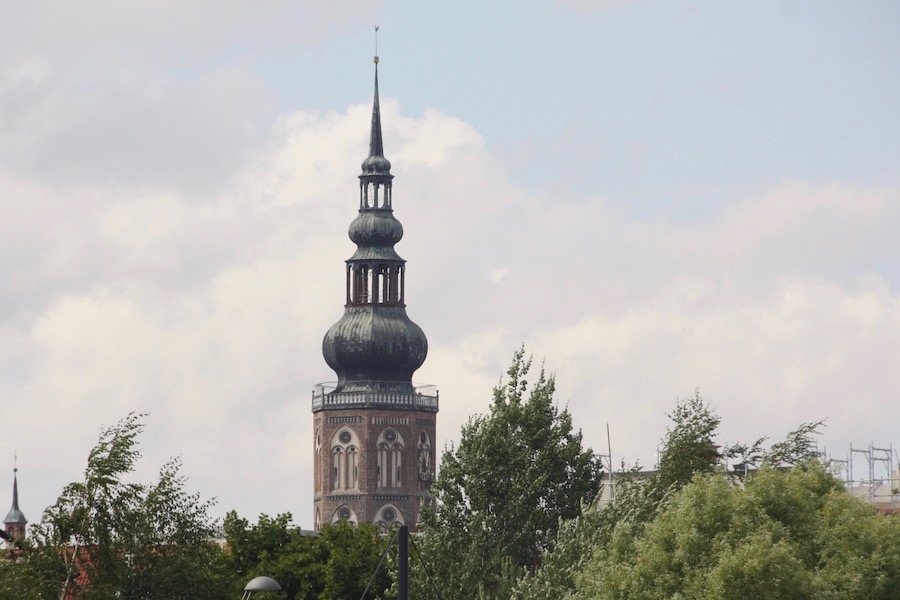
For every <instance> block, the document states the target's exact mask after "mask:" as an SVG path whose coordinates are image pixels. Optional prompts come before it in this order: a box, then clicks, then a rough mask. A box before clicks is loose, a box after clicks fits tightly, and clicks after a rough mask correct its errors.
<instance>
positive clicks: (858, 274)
mask: <svg viewBox="0 0 900 600" xmlns="http://www.w3.org/2000/svg"><path fill="white" fill-rule="evenodd" d="M0 13H2V15H3V18H0V40H2V42H0V203H2V214H3V218H2V219H0V265H2V267H0V268H2V277H0V286H2V288H0V398H2V406H3V410H4V419H3V420H4V423H5V428H4V429H5V435H3V436H2V438H0V507H2V502H8V501H9V500H4V499H10V498H11V489H12V468H13V461H14V456H16V455H17V456H18V467H19V473H18V475H19V493H20V507H21V509H22V510H23V512H24V513H25V515H26V517H27V518H28V519H29V520H30V521H31V522H37V521H39V520H40V517H41V513H42V511H43V510H44V508H46V507H47V506H49V505H50V504H52V503H53V502H54V501H55V499H56V498H57V496H58V495H59V493H60V492H61V490H62V489H63V487H64V486H65V485H66V484H67V483H69V482H72V481H77V480H79V479H80V478H82V477H83V471H84V467H85V464H86V459H87V455H88V452H89V451H90V449H91V448H92V447H93V445H94V444H95V443H96V441H97V438H98V436H99V434H100V431H101V430H102V428H104V427H109V426H111V425H113V424H115V423H116V422H117V421H118V420H120V419H121V418H123V417H124V416H126V415H127V414H129V413H130V412H132V411H134V412H139V413H146V416H145V417H144V419H143V421H144V423H145V424H146V430H145V432H144V434H143V435H142V437H141V443H142V446H141V448H142V451H143V457H142V459H141V461H140V463H139V467H138V470H137V472H136V473H135V474H134V478H135V479H136V480H140V481H144V482H150V481H152V480H154V478H155V477H156V473H157V471H158V469H159V467H160V466H162V464H163V463H165V462H166V461H167V460H168V459H169V458H171V457H180V460H181V461H182V465H183V466H182V469H183V474H184V475H185V476H186V477H187V481H186V488H187V489H188V490H189V491H192V492H193V491H196V492H199V494H200V496H201V497H202V498H204V499H208V498H215V499H216V501H217V504H216V506H215V508H214V509H213V513H214V515H215V516H222V515H224V514H225V512H226V511H229V510H236V511H237V512H238V513H239V514H240V515H241V516H244V517H246V518H249V519H254V518H255V517H256V516H258V515H259V514H261V513H265V514H269V515H275V514H278V513H283V512H291V513H292V514H293V515H294V521H295V523H297V524H298V525H301V526H303V527H306V528H310V527H311V526H312V469H311V464H312V456H313V442H312V432H311V430H312V414H311V412H310V402H311V392H312V389H313V386H314V385H315V384H317V383H320V382H327V381H331V380H334V379H335V376H334V374H333V372H331V371H330V369H328V367H327V365H326V364H325V362H324V360H323V358H322V353H321V343H322V337H323V336H324V334H325V332H326V331H327V330H328V328H329V327H330V326H331V324H332V323H334V322H335V321H337V320H338V319H339V318H340V316H341V314H342V311H343V301H344V289H343V286H344V264H343V261H344V260H345V259H347V258H348V257H349V256H351V255H352V253H353V250H354V246H353V244H352V242H350V240H349V239H348V238H347V227H348V225H349V224H350V222H351V221H352V220H353V218H354V216H355V214H356V209H357V203H358V196H357V194H358V180H357V175H358V174H359V172H360V167H359V165H360V163H361V161H362V160H363V159H364V158H365V157H366V155H367V143H368V124H369V118H370V114H371V100H372V85H373V65H372V56H373V54H374V53H375V36H374V26H375V25H376V24H377V25H378V26H379V27H380V31H379V34H378V40H377V43H378V54H379V55H380V58H381V62H380V64H379V84H380V90H381V100H382V103H381V106H382V119H383V127H384V144H385V155H386V156H387V158H388V159H390V161H391V163H392V165H393V168H392V172H393V174H394V175H395V180H394V214H395V216H396V217H397V218H398V219H399V220H400V221H401V222H402V223H403V225H404V229H405V237H404V239H403V240H402V241H401V242H400V243H399V244H398V245H397V251H398V252H399V254H400V255H401V256H402V257H403V258H405V259H406V260H407V261H408V264H407V268H408V271H407V289H406V298H407V311H408V314H409V315H410V317H411V318H412V319H413V320H414V321H415V322H416V323H418V324H419V325H420V326H421V327H422V328H423V329H424V331H425V332H426V334H427V336H428V340H429V355H428V359H427V360H426V362H425V364H424V366H423V367H422V368H421V369H420V370H419V371H418V372H417V373H416V375H415V378H414V379H415V381H417V382H422V383H430V384H435V385H437V386H438V388H439V390H440V399H441V410H440V414H439V416H438V438H439V439H438V445H439V446H443V445H444V444H452V443H455V442H457V441H458V439H459V432H460V427H461V426H462V425H463V424H464V423H465V422H466V421H467V419H468V418H469V416H470V415H474V414H479V413H485V412H486V411H487V410H488V408H489V404H490V399H491V389H492V387H493V386H495V385H497V383H498V382H499V381H500V379H501V376H502V375H503V373H504V372H505V370H506V368H507V367H508V365H509V362H510V360H511V358H512V355H513V353H514V351H515V350H516V349H517V348H519V347H520V346H521V345H523V344H524V345H525V349H526V351H527V352H528V353H530V354H533V356H534V361H535V369H536V368H537V367H538V366H539V365H541V364H543V365H544V366H545V368H546V370H547V371H548V372H552V373H555V374H556V379H557V395H556V397H557V400H558V402H559V405H560V407H565V408H567V409H568V410H569V411H570V412H571V414H572V416H573V419H574V424H575V426H576V427H577V428H579V429H580V430H581V431H582V432H583V434H584V443H585V445H586V446H590V447H591V448H593V450H594V451H595V452H597V453H601V454H611V455H612V460H613V463H614V464H615V465H618V464H620V463H621V462H622V461H625V462H626V463H628V464H631V463H633V462H635V461H637V462H639V463H640V464H642V465H644V466H645V467H652V466H653V464H654V460H655V456H656V449H657V444H658V441H659V439H660V438H661V437H662V436H663V435H664V433H665V430H666V427H667V424H668V422H669V421H668V419H667V416H666V414H667V413H668V412H671V411H672V409H673V407H674V406H675V403H676V401H677V399H679V398H687V397H690V396H691V395H693V394H694V393H695V390H699V393H700V394H701V396H702V397H703V398H704V399H705V400H706V401H708V402H709V403H710V405H711V407H712V408H713V409H714V410H715V411H716V412H717V414H718V415H719V416H720V417H721V419H722V424H721V427H720V430H719V437H718V438H717V440H718V442H719V443H720V444H722V445H727V444H734V443H736V442H739V441H741V442H747V441H752V440H755V439H756V438H759V437H761V436H769V437H770V438H771V439H772V441H778V440H780V439H783V437H784V435H785V434H786V433H787V432H789V431H791V430H793V429H795V428H796V427H797V426H799V425H800V424H802V423H806V422H811V421H817V420H825V421H826V426H825V428H824V429H823V432H822V435H821V436H820V438H819V443H820V447H821V448H822V449H823V450H825V451H827V453H828V454H830V455H831V456H833V457H834V458H846V457H847V456H848V454H849V449H850V447H851V444H852V445H853V446H854V447H856V448H863V447H868V446H869V444H870V443H874V444H875V445H876V446H878V447H892V445H893V444H898V445H900V435H898V425H900V376H898V367H897V362H898V357H900V239H898V237H900V110H898V108H897V107H898V106H900V35H897V32H898V27H900V5H898V4H897V3H896V2H889V1H877V0H873V1H871V2H865V3H858V2H836V1H830V0H825V1H822V2H815V3H813V2H800V1H795V0H760V1H757V2H752V3H724V2H706V1H694V0H658V1H653V0H630V1H629V0H555V1H553V0H543V1H538V0H524V1H522V0H519V1H517V2H507V1H499V2H490V3H487V2H477V1H469V0H456V1H454V2H442V1H432V2H417V1H413V0H409V1H396V2H392V1H383V2H379V1H374V0H341V1H329V2H289V1H284V0H271V1H269V2H266V3H238V2H231V3H224V4H223V3H221V2H212V1H211V0H179V1H178V2H175V1H172V0H155V1H153V2H147V1H135V2H129V3H121V2H110V1H108V0H107V1H100V0H84V1H82V2H78V3H72V2H62V1H57V2H50V1H41V0H35V1H33V2H13V1H10V0H0ZM607 428H608V430H609V438H607ZM853 456H855V457H856V458H857V461H856V467H855V468H856V474H857V476H859V474H860V473H861V472H862V471H863V469H864V468H865V462H864V460H863V458H862V456H861V455H859V454H854V455H853ZM894 460H895V464H896V462H897V458H896V452H894ZM860 461H862V462H860ZM4 464H6V465H7V467H6V468H8V469H9V471H8V476H2V472H3V468H4V467H3V465H4ZM0 510H3V508H0ZM4 514H5V513H4Z"/></svg>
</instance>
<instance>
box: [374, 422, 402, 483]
mask: <svg viewBox="0 0 900 600" xmlns="http://www.w3.org/2000/svg"><path fill="white" fill-rule="evenodd" d="M377 444H378V445H377V449H378V487H389V486H390V487H400V486H401V485H402V480H403V471H402V467H403V448H404V444H403V437H402V436H401V435H400V433H398V432H397V430H396V429H394V428H392V427H389V428H387V429H385V430H384V431H382V432H381V435H380V436H378V442H377Z"/></svg>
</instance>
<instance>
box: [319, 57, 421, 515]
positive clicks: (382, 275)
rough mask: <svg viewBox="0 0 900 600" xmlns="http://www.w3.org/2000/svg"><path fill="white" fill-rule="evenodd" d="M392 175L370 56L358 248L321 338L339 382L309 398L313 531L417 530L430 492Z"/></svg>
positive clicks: (354, 233)
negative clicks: (336, 314) (347, 526)
mask: <svg viewBox="0 0 900 600" xmlns="http://www.w3.org/2000/svg"><path fill="white" fill-rule="evenodd" d="M393 179H394V176H393V175H391V163H390V161H388V159H386V158H385V157H384V147H383V143H382V137H381V111H380V107H379V101H378V57H377V56H376V57H375V97H374V101H373V104H372V125H371V131H370V134H369V156H368V157H367V158H366V159H365V160H364V161H363V163H362V174H361V175H360V176H359V214H358V215H357V217H356V219H354V221H353V222H352V223H351V224H350V231H349V235H350V239H351V240H352V241H353V242H354V243H355V244H356V252H355V253H354V254H353V256H351V257H350V258H349V259H347V261H346V298H345V304H344V315H343V316H342V317H341V319H340V320H339V321H338V322H337V323H335V324H334V325H332V327H331V329H329V330H328V333H326V334H325V339H324V340H323V342H322V354H323V355H324V357H325V361H326V362H327V363H328V366H329V367H331V369H332V370H334V372H335V373H336V374H337V382H334V383H323V384H319V385H318V386H316V388H315V389H314V390H313V397H312V412H313V428H314V434H313V439H314V453H315V461H314V464H315V475H314V489H315V492H314V494H315V496H314V500H313V503H314V512H315V527H316V529H318V528H320V527H321V526H322V525H323V524H324V523H334V522H337V521H339V520H347V521H350V522H353V523H359V522H368V523H374V524H376V525H378V526H379V527H380V528H383V529H386V528H389V527H390V526H391V525H407V526H409V527H410V529H411V530H413V531H414V530H415V526H416V523H417V521H418V519H419V511H420V508H421V505H422V503H423V502H428V501H430V499H431V494H430V491H429V490H430V488H431V479H432V474H433V473H434V469H435V462H434V461H435V457H434V452H433V451H432V449H433V444H434V440H435V431H436V429H435V424H436V417H437V412H438V394H437V390H436V389H435V387H434V386H419V385H414V384H413V383H412V375H413V373H414V372H415V371H416V369H418V368H419V367H421V366H422V363H424V362H425V355H426V354H427V352H428V341H427V340H426V339H425V334H424V333H423V332H422V329H421V328H420V327H419V326H418V325H416V324H415V323H413V322H412V321H411V320H410V319H409V317H408V316H407V315H406V285H405V283H406V261H405V260H403V259H402V258H400V256H399V255H398V254H397V253H396V251H395V250H394V245H395V244H396V243H397V242H399V241H400V239H401V238H402V237H403V226H402V225H401V224H400V221H398V220H397V219H396V218H395V217H394V212H393V194H392V182H393Z"/></svg>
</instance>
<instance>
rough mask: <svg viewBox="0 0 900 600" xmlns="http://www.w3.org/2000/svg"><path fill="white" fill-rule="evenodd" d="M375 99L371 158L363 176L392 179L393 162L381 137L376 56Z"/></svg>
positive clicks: (370, 144)
mask: <svg viewBox="0 0 900 600" xmlns="http://www.w3.org/2000/svg"><path fill="white" fill-rule="evenodd" d="M374 62H375V97H374V99H373V100H372V126H371V128H370V130H369V156H368V158H366V160H364V161H363V163H362V172H363V173H362V174H363V175H381V176H387V177H392V175H391V161H389V160H388V159H386V158H385V157H384V142H383V139H382V137H381V102H380V101H379V99H378V56H377V55H376V56H375V59H374Z"/></svg>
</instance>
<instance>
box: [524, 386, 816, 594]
mask: <svg viewBox="0 0 900 600" xmlns="http://www.w3.org/2000/svg"><path fill="white" fill-rule="evenodd" d="M668 416H669V418H670V419H671V424H670V426H669V427H667V428H666V434H665V436H664V437H663V439H662V440H661V442H660V445H661V447H662V452H661V457H660V464H659V468H658V470H657V471H655V472H650V473H647V472H643V471H641V469H640V468H639V466H638V465H634V466H632V467H630V468H625V466H624V465H623V467H622V470H621V471H620V472H619V473H617V476H616V498H615V502H614V503H612V504H609V505H607V506H605V507H600V506H597V505H587V506H585V507H584V510H583V512H582V514H581V515H580V516H579V517H578V518H576V519H573V520H571V521H568V522H566V523H563V524H562V525H561V526H560V528H559V532H558V534H557V540H556V542H555V543H554V544H553V545H552V547H551V550H550V551H549V552H547V553H545V555H544V556H543V557H542V559H541V568H540V569H539V570H538V571H536V572H535V573H534V574H533V575H528V576H526V577H524V578H522V579H521V580H520V581H519V582H518V584H517V585H516V588H515V594H514V597H516V598H519V599H523V600H541V599H543V598H570V597H572V595H573V594H574V593H575V588H576V580H577V579H578V578H579V577H581V576H582V573H583V572H584V571H585V570H587V569H588V565H589V564H590V563H591V561H592V560H593V557H594V555H595V553H597V552H598V551H599V550H600V549H605V548H611V547H617V546H616V544H619V546H618V547H622V546H621V543H622V540H629V539H639V538H641V537H642V536H643V534H644V529H645V528H646V527H647V526H648V524H650V523H653V522H654V521H655V520H657V519H658V518H659V516H660V515H661V513H663V512H665V511H666V510H668V503H669V502H670V501H671V500H672V499H673V498H674V497H676V496H677V495H678V493H679V490H680V489H681V488H682V487H684V486H685V485H687V484H689V483H690V482H691V481H692V480H693V479H694V478H695V477H697V476H698V475H709V474H712V473H721V474H722V476H723V477H724V470H723V469H724V462H723V459H724V458H726V457H728V458H732V459H733V458H735V457H740V458H741V460H743V461H744V463H745V464H746V465H747V466H748V467H753V468H754V471H755V469H756V468H757V467H758V466H761V465H768V466H779V465H785V464H790V465H809V464H810V461H811V460H812V459H813V458H814V457H815V453H814V448H815V444H814V439H813V436H814V435H817V434H818V428H819V427H821V426H822V424H823V423H822V422H821V421H819V422H814V423H805V424H803V425H801V426H800V427H799V428H797V430H795V431H792V432H791V433H789V434H788V436H787V438H786V439H785V441H783V442H779V443H776V444H772V446H771V448H770V449H768V450H767V449H766V448H765V447H764V442H765V441H766V438H764V437H763V438H760V439H758V440H757V441H756V442H754V443H753V444H752V445H742V444H736V445H734V446H732V447H731V448H730V449H728V450H727V451H726V452H725V453H724V454H722V455H720V454H719V453H718V452H716V451H715V450H717V448H718V447H717V446H716V445H715V438H716V429H717V427H718V425H719V422H720V419H719V417H718V415H716V414H715V412H714V411H713V409H712V408H710V406H709V405H708V404H707V403H705V402H704V401H703V400H702V399H701V397H700V394H699V392H695V393H694V395H693V396H692V397H689V398H686V399H679V400H677V401H676V406H675V410H673V411H672V412H671V413H670V414H669V415H668ZM747 472H752V471H745V470H741V471H739V472H738V473H737V475H738V477H736V478H734V479H737V480H739V479H742V478H743V477H744V476H745V474H746V473H747ZM733 475H735V474H734V473H730V474H729V477H728V479H729V482H730V483H732V484H733V483H735V481H734V480H732V476H733ZM790 504H791V503H790V502H788V505H790ZM616 540H618V542H617V541H616ZM761 543H762V538H761V539H760V540H757V543H756V545H754V546H752V548H755V549H758V548H759V547H760V544H761ZM778 550H779V548H773V549H772V552H771V553H770V554H769V555H767V556H769V557H774V556H777V555H778ZM783 564H786V563H776V564H773V565H772V567H773V568H774V567H780V566H783ZM723 572H724V571H723ZM769 575H770V576H772V577H774V575H772V574H769ZM731 581H732V582H733V581H734V580H731ZM722 585H725V582H722ZM726 587H727V586H726ZM723 589H724V588H723Z"/></svg>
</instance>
